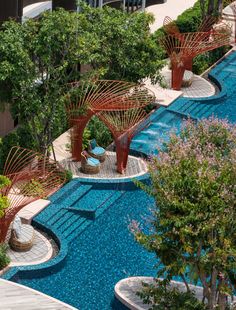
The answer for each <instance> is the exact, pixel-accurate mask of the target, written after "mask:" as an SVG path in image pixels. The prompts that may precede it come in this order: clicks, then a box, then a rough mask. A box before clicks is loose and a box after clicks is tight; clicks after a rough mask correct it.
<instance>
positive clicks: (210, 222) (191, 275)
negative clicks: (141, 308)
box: [131, 118, 236, 309]
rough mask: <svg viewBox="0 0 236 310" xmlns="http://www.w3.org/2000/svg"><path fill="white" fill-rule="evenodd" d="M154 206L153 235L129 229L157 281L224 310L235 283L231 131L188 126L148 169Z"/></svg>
mask: <svg viewBox="0 0 236 310" xmlns="http://www.w3.org/2000/svg"><path fill="white" fill-rule="evenodd" d="M149 171H150V177H151V186H149V187H146V186H145V185H143V184H140V186H141V187H142V188H143V189H144V190H146V191H148V192H149V193H150V194H151V195H152V196H153V197H154V198H155V201H156V208H155V210H154V211H153V228H154V229H153V231H151V232H150V233H149V234H145V233H144V232H143V231H142V230H140V228H139V226H138V225H137V223H135V224H133V225H132V223H131V226H132V227H131V229H132V231H133V233H134V235H135V237H136V240H137V241H138V242H139V243H140V244H142V245H143V246H144V247H146V248H147V249H148V250H149V251H152V252H155V253H156V255H157V257H158V259H160V260H161V263H162V264H163V268H162V269H161V270H160V271H158V277H160V276H162V277H163V276H164V277H165V278H166V279H168V280H171V279H172V278H173V277H174V276H180V277H181V278H182V280H183V282H184V283H185V285H186V288H187V291H190V289H189V287H188V283H187V282H192V283H196V282H197V281H199V283H200V284H201V285H202V286H203V294H204V297H205V299H206V300H207V306H208V309H216V308H217V307H219V309H226V305H227V297H228V296H232V294H233V288H234V285H235V283H236V280H235V277H234V274H235V270H236V127H235V126H233V125H230V124H229V123H228V122H227V121H225V120H223V121H221V120H218V119H215V118H211V119H209V120H203V121H201V122H199V123H197V124H195V123H193V122H192V121H190V120H188V121H187V122H186V124H185V126H184V128H183V130H182V132H181V134H180V136H177V135H175V134H172V135H171V140H170V142H169V143H168V144H167V145H165V147H164V150H161V151H160V152H159V155H158V156H157V157H154V158H152V160H151V162H150V165H149Z"/></svg>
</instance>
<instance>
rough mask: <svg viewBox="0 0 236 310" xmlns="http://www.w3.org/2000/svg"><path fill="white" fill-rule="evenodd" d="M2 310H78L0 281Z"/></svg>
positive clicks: (8, 282)
mask: <svg viewBox="0 0 236 310" xmlns="http://www.w3.org/2000/svg"><path fill="white" fill-rule="evenodd" d="M0 300H1V301H0V310H49V309H50V310H69V309H71V310H76V308H74V307H71V306H70V305H67V304H65V303H63V302H61V301H59V300H57V299H55V298H52V297H50V296H47V295H45V294H43V293H40V292H38V291H35V290H33V289H31V288H28V287H26V286H23V285H19V284H17V283H14V282H10V281H6V280H3V279H0Z"/></svg>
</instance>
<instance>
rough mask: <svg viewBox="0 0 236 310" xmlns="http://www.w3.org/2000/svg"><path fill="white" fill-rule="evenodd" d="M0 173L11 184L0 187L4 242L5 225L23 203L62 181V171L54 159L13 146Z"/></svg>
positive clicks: (1, 238)
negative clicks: (5, 200) (4, 205)
mask: <svg viewBox="0 0 236 310" xmlns="http://www.w3.org/2000/svg"><path fill="white" fill-rule="evenodd" d="M3 175H4V176H6V177H7V178H8V179H9V180H10V181H11V184H10V185H9V186H7V187H4V188H3V189H2V190H1V194H2V195H4V196H7V198H8V201H9V207H8V208H6V209H5V211H4V216H3V217H2V218H0V243H1V242H4V240H5V238H6V235H7V232H8V229H9V226H10V224H11V222H12V220H13V219H14V217H15V215H16V213H17V212H19V211H20V209H22V208H23V207H24V206H25V205H27V204H29V203H31V202H33V201H35V200H37V199H40V198H44V197H47V196H49V195H51V194H53V193H54V192H55V191H57V190H58V189H59V188H60V187H61V186H62V185H63V184H64V183H65V171H64V170H63V168H62V167H60V166H59V165H58V164H57V163H56V162H55V161H53V160H51V159H50V158H49V157H45V156H44V155H42V154H39V153H36V152H34V151H31V150H27V149H24V148H21V147H13V148H12V149H11V150H10V152H9V154H8V157H7V160H6V163H5V167H4V171H3Z"/></svg>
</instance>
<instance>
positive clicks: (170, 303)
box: [137, 279, 207, 310]
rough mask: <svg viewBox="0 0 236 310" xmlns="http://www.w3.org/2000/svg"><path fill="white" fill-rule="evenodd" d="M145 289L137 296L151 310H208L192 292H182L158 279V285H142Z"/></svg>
mask: <svg viewBox="0 0 236 310" xmlns="http://www.w3.org/2000/svg"><path fill="white" fill-rule="evenodd" d="M142 285H143V289H142V291H140V292H137V295H138V296H139V297H140V298H141V299H142V300H143V303H144V304H149V305H150V308H149V310H167V309H168V310H186V309H188V310H206V309H207V308H206V306H205V305H204V304H202V303H201V302H200V301H199V300H198V299H197V298H196V297H195V296H194V294H193V292H191V291H187V292H181V291H180V290H179V289H178V288H176V287H173V288H170V287H169V282H166V281H160V280H158V279H156V283H154V284H148V283H142Z"/></svg>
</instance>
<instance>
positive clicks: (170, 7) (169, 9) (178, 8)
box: [146, 0, 197, 32]
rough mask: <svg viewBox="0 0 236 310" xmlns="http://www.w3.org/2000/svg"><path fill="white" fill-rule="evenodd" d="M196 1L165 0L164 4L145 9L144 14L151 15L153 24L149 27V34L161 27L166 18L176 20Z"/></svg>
mask: <svg viewBox="0 0 236 310" xmlns="http://www.w3.org/2000/svg"><path fill="white" fill-rule="evenodd" d="M195 2H197V0H166V2H165V3H160V4H155V5H151V6H149V7H147V8H146V12H149V13H152V14H153V15H154V17H155V22H154V24H153V25H151V27H150V28H151V32H154V31H156V30H157V29H158V28H160V27H162V25H163V20H164V18H165V17H166V16H169V17H171V18H172V19H174V20H175V19H176V18H177V17H178V16H179V15H180V14H181V13H182V12H184V11H185V10H187V9H188V8H190V7H192V6H193V5H194V3H195Z"/></svg>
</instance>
